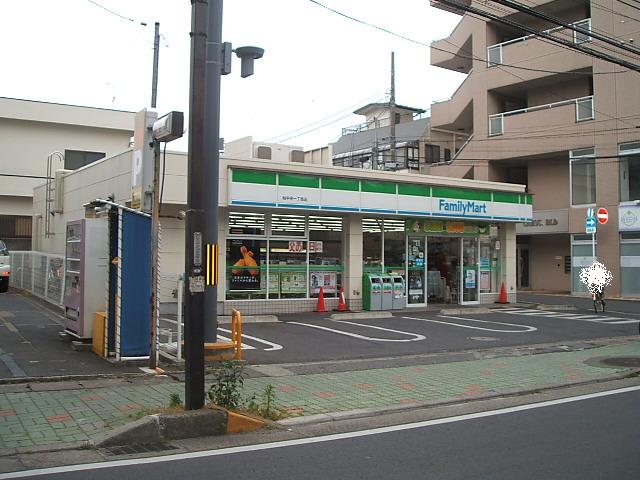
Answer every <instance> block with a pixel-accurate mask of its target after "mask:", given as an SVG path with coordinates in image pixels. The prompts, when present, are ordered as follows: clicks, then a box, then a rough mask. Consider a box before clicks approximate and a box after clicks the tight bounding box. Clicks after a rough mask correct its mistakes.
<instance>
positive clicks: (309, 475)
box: [0, 387, 640, 480]
mask: <svg viewBox="0 0 640 480" xmlns="http://www.w3.org/2000/svg"><path fill="white" fill-rule="evenodd" d="M614 392H615V393H613V392H611V391H610V392H602V393H600V394H592V395H587V396H585V397H582V398H581V397H573V398H569V399H563V400H556V401H550V402H543V403H540V404H533V405H523V406H520V407H514V408H510V409H503V410H493V411H488V412H483V413H479V414H471V415H463V416H459V417H453V418H449V419H439V420H432V421H426V422H420V423H416V424H408V425H400V426H392V427H385V428H381V429H375V430H369V431H360V432H356V433H353V432H351V433H344V434H337V435H330V436H325V437H315V438H306V439H300V440H293V441H287V442H280V443H272V444H263V445H257V446H256V445H253V446H251V445H250V446H246V447H236V448H230V449H222V450H217V451H215V450H214V451H208V452H197V453H191V454H182V455H176V456H173V457H171V456H170V457H164V458H162V457H155V458H153V457H152V458H146V459H139V460H125V461H120V462H112V463H104V464H100V465H99V467H100V468H95V467H94V466H92V465H85V466H79V467H71V469H74V470H75V471H68V469H69V468H68V467H62V468H61V469H56V470H50V471H49V473H48V474H45V475H38V476H37V477H36V478H43V479H53V478H55V479H58V480H75V479H78V480H79V479H85V478H92V479H93V480H100V479H105V480H106V479H112V478H117V479H119V480H128V479H135V480H138V479H140V478H153V479H154V480H165V479H177V478H190V479H194V480H197V479H208V478H236V477H240V478H243V479H261V480H268V479H281V478H283V477H287V478H294V479H302V478H305V479H322V480H324V479H327V478H339V479H378V478H379V479H394V478H397V479H406V478H421V479H422V478H424V479H431V478H433V479H438V480H449V479H451V480H454V479H455V480H462V479H473V480H479V479H491V480H498V479H509V480H512V479H515V478H517V479H519V480H527V479H532V480H534V479H535V480H539V479H545V480H552V479H562V480H571V479H576V480H578V479H580V480H590V479H616V480H626V479H629V480H631V479H633V480H636V479H637V478H640V458H639V457H638V445H640V429H639V428H638V425H640V409H638V408H637V406H638V404H639V403H640V387H631V389H627V391H626V392H624V393H621V391H614ZM603 394H604V395H603ZM22 473H23V474H25V473H26V474H34V473H36V472H22ZM42 473H45V472H42ZM9 475H11V474H9ZM3 478H14V477H10V476H3V475H1V474H0V479H3Z"/></svg>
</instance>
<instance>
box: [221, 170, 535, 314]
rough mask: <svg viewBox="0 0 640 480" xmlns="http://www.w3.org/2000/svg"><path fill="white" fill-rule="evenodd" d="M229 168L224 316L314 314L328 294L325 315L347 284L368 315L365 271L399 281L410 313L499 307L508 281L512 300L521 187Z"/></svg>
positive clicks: (523, 209) (524, 202)
mask: <svg viewBox="0 0 640 480" xmlns="http://www.w3.org/2000/svg"><path fill="white" fill-rule="evenodd" d="M225 172H226V179H225V181H226V189H227V195H226V198H227V202H226V205H221V207H224V208H223V212H222V214H221V216H220V218H221V219H224V226H223V227H222V226H221V227H222V228H221V232H220V238H219V241H220V244H221V245H224V246H225V247H226V254H225V253H223V252H224V251H225V249H221V250H222V252H221V257H220V258H219V261H220V263H221V264H223V265H224V269H220V271H224V272H225V278H224V282H223V281H220V282H219V284H220V285H221V286H224V288H219V300H220V301H221V302H223V304H224V311H225V312H227V311H230V309H231V308H241V309H242V311H243V312H245V313H247V314H259V313H284V312H299V311H312V310H313V309H314V308H315V306H316V303H317V297H318V293H319V290H320V287H322V289H323V292H324V296H325V300H326V303H327V307H328V308H333V307H335V305H336V304H337V297H338V294H339V292H340V290H341V289H344V292H345V296H346V299H347V303H348V305H349V307H350V308H351V309H352V310H359V309H361V308H362V287H363V275H365V274H367V273H370V274H371V273H383V274H391V275H398V276H400V277H402V278H403V279H404V284H405V288H404V290H405V291H404V295H405V296H406V304H407V306H408V307H424V306H426V305H427V304H429V303H454V304H457V303H460V304H473V303H485V302H486V303H489V302H493V301H495V300H496V299H497V297H498V295H499V292H500V286H501V284H502V283H504V284H505V286H506V287H507V292H508V294H509V297H510V301H515V295H516V291H515V281H516V279H515V253H516V243H515V240H516V236H515V224H516V223H518V222H526V221H530V219H531V217H532V202H531V197H530V196H529V195H526V194H525V193H524V187H523V186H521V185H510V184H501V183H494V182H482V181H471V180H459V179H446V178H442V177H429V176H423V175H420V176H418V175H407V174H398V173H389V172H384V173H382V172H371V171H367V172H363V171H361V170H354V169H348V168H340V167H323V166H316V165H291V164H276V163H272V162H253V163H252V166H251V168H247V167H246V163H240V162H238V161H232V160H227V161H226V170H225ZM221 173H222V172H221ZM221 180H222V179H221ZM221 198H223V196H221ZM222 230H224V232H223V231H222ZM221 280H222V279H221Z"/></svg>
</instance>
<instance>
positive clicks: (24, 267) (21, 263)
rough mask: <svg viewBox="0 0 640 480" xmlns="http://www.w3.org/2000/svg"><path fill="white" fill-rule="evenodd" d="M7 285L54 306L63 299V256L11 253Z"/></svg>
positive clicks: (60, 303) (40, 253)
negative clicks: (9, 275) (25, 291)
mask: <svg viewBox="0 0 640 480" xmlns="http://www.w3.org/2000/svg"><path fill="white" fill-rule="evenodd" d="M10 255H11V277H10V280H9V282H10V283H9V284H10V285H11V286H12V287H14V288H19V289H22V290H27V291H29V292H31V293H32V294H33V295H35V296H36V297H40V298H43V299H45V300H47V301H48V302H51V303H54V304H56V305H62V301H63V298H64V255H55V254H49V253H42V252H30V251H29V252H27V251H24V252H20V251H17V252H11V253H10Z"/></svg>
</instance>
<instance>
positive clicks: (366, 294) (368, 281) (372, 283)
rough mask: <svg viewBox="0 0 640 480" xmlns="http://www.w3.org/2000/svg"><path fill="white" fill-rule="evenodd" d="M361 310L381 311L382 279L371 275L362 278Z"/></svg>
mask: <svg viewBox="0 0 640 480" xmlns="http://www.w3.org/2000/svg"><path fill="white" fill-rule="evenodd" d="M362 308H363V309H364V310H382V278H380V276H379V275H374V274H371V273H367V274H364V275H363V276H362Z"/></svg>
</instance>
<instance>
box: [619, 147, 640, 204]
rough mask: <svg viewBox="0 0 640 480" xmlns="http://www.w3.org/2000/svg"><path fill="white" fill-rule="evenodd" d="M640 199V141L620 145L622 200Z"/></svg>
mask: <svg viewBox="0 0 640 480" xmlns="http://www.w3.org/2000/svg"><path fill="white" fill-rule="evenodd" d="M631 200H640V142H635V143H627V144H624V145H620V201H621V202H627V201H631Z"/></svg>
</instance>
